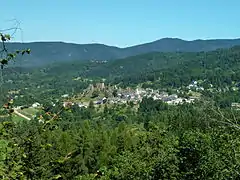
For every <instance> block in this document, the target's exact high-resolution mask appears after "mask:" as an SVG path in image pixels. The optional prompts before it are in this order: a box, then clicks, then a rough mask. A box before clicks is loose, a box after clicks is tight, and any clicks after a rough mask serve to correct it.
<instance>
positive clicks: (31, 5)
mask: <svg viewBox="0 0 240 180" xmlns="http://www.w3.org/2000/svg"><path fill="white" fill-rule="evenodd" d="M1 6H3V8H1V16H0V30H2V29H6V28H11V27H14V26H15V24H16V21H13V20H14V19H15V20H17V21H18V22H19V23H20V25H19V27H20V28H21V31H20V30H19V31H18V32H17V33H16V34H14V39H13V41H21V42H33V41H63V42H72V43H79V44H85V43H103V44H107V45H111V46H118V47H127V46H133V45H136V44H142V43H146V42H151V41H155V40H158V39H161V38H166V37H172V38H181V39H184V40H194V39H225V38H231V39H232V38H239V37H240V23H239V17H240V11H239V7H240V1H239V0H21V1H20V0H5V1H4V3H1Z"/></svg>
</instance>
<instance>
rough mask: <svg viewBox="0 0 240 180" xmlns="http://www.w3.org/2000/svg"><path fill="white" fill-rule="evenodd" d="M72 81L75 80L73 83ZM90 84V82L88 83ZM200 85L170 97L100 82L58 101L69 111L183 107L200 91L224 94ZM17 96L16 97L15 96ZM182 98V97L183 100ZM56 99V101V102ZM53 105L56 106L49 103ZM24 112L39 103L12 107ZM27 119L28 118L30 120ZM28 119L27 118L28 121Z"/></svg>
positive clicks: (160, 93) (193, 84)
mask: <svg viewBox="0 0 240 180" xmlns="http://www.w3.org/2000/svg"><path fill="white" fill-rule="evenodd" d="M74 80H75V79H74ZM90 82H91V81H90ZM202 83H203V81H201V80H200V81H192V83H190V84H189V85H188V86H186V87H184V88H179V89H176V90H174V91H173V93H169V92H166V91H161V90H157V89H152V88H145V89H144V88H142V87H140V86H138V87H136V88H130V87H128V88H125V89H124V88H121V87H118V86H117V85H113V86H109V85H106V84H105V83H104V81H103V82H101V83H95V84H92V83H91V84H89V86H88V88H86V89H85V90H84V91H83V92H82V93H81V94H77V95H70V94H63V95H61V97H60V98H59V99H62V100H63V107H69V106H72V105H78V106H79V108H82V107H84V108H87V107H88V106H89V104H90V102H92V103H93V105H94V106H96V107H97V106H101V105H103V104H109V105H111V104H127V103H132V104H133V105H138V104H139V103H140V102H141V101H142V99H143V98H145V97H146V98H153V100H161V101H163V102H165V103H167V104H168V105H178V104H183V103H194V101H195V100H198V99H200V98H201V93H202V92H203V91H210V92H214V91H225V89H223V90H222V89H215V88H214V87H213V85H212V84H209V85H208V87H209V88H208V89H205V88H203V87H202ZM232 89H233V90H234V91H236V90H238V88H237V87H235V86H234V87H232ZM9 94H15V96H14V97H15V98H22V97H23V95H21V93H20V90H18V91H9ZM16 94H18V95H16ZM183 94H184V96H183ZM59 99H57V101H58V100H59ZM52 105H53V106H55V104H54V103H53V102H52ZM232 107H233V108H235V109H239V108H240V104H239V103H232ZM25 108H30V109H32V110H31V111H33V112H36V110H37V109H39V108H40V109H41V108H42V105H41V104H40V103H38V102H35V103H33V104H32V105H31V106H29V105H22V106H18V107H14V109H15V111H16V114H17V115H21V113H20V112H21V110H22V109H25ZM23 115H24V116H25V119H27V118H26V117H30V116H31V118H32V117H33V116H34V114H29V113H25V112H24V113H23V114H22V115H21V116H22V117H23ZM29 115H30V116H29ZM28 119H29V118H28Z"/></svg>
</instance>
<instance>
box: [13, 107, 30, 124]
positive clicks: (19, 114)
mask: <svg viewBox="0 0 240 180" xmlns="http://www.w3.org/2000/svg"><path fill="white" fill-rule="evenodd" d="M13 113H15V114H16V115H18V116H20V117H22V118H24V119H26V120H28V121H30V120H31V118H29V117H27V116H25V115H24V114H22V113H20V112H18V111H17V109H14V112H13Z"/></svg>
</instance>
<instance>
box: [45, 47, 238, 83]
mask: <svg viewBox="0 0 240 180" xmlns="http://www.w3.org/2000/svg"><path fill="white" fill-rule="evenodd" d="M44 71H45V72H46V73H47V74H48V75H53V76H59V75H60V74H63V73H62V72H64V74H68V76H71V75H72V76H73V77H76V76H81V77H96V78H99V77H101V78H107V79H109V80H110V81H114V83H119V82H121V83H126V84H138V83H143V82H146V81H152V82H155V84H158V83H157V81H158V79H159V78H160V79H161V80H160V82H159V83H160V84H161V85H163V86H169V85H170V86H181V85H182V84H184V85H186V84H188V83H190V82H191V81H192V80H194V79H208V80H209V82H211V83H212V84H216V83H217V84H218V85H221V84H224V83H228V84H231V83H232V81H230V80H229V79H232V80H233V81H238V79H239V78H240V46H234V47H232V48H229V49H218V50H215V51H210V52H175V53H166V52H165V53H164V52H161V53H147V54H143V55H137V56H132V57H128V58H124V59H119V60H114V61H110V62H107V63H103V64H98V63H96V62H85V63H83V62H79V61H73V62H71V63H70V62H68V63H66V62H65V63H59V64H56V65H55V66H51V67H48V68H45V70H44Z"/></svg>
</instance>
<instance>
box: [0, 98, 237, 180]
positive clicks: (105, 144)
mask: <svg viewBox="0 0 240 180" xmlns="http://www.w3.org/2000/svg"><path fill="white" fill-rule="evenodd" d="M203 103H204V104H203ZM59 112H61V113H59ZM239 117H240V114H239V111H231V110H227V109H226V110H219V109H218V108H216V107H214V106H213V105H212V103H211V102H199V103H197V104H195V105H188V104H184V105H179V106H168V105H167V104H165V103H163V102H161V101H154V100H153V99H147V98H146V99H144V100H143V101H142V102H141V104H140V106H139V108H138V109H137V110H134V109H133V108H131V106H130V105H123V106H122V105H116V106H111V107H108V106H104V107H103V109H102V108H94V107H93V106H89V107H88V108H87V109H85V108H80V109H79V107H75V106H73V107H71V108H68V109H64V110H62V109H61V107H60V106H56V107H55V108H53V109H51V110H50V112H47V113H45V112H39V113H38V114H37V117H36V118H35V120H32V121H20V122H13V121H11V116H10V117H8V118H6V119H2V122H1V131H0V132H1V134H0V135H1V149H0V157H1V164H0V176H1V178H2V179H86V180H87V179H88V180H89V179H239V178H240V177H239V167H240V166H239V165H240V160H239V156H238V154H239V153H240V149H239V147H240V146H239V143H240V139H239V137H240V136H239V135H240V134H239V124H238V119H239ZM39 119H42V120H44V121H41V123H39V121H38V120H39Z"/></svg>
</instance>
